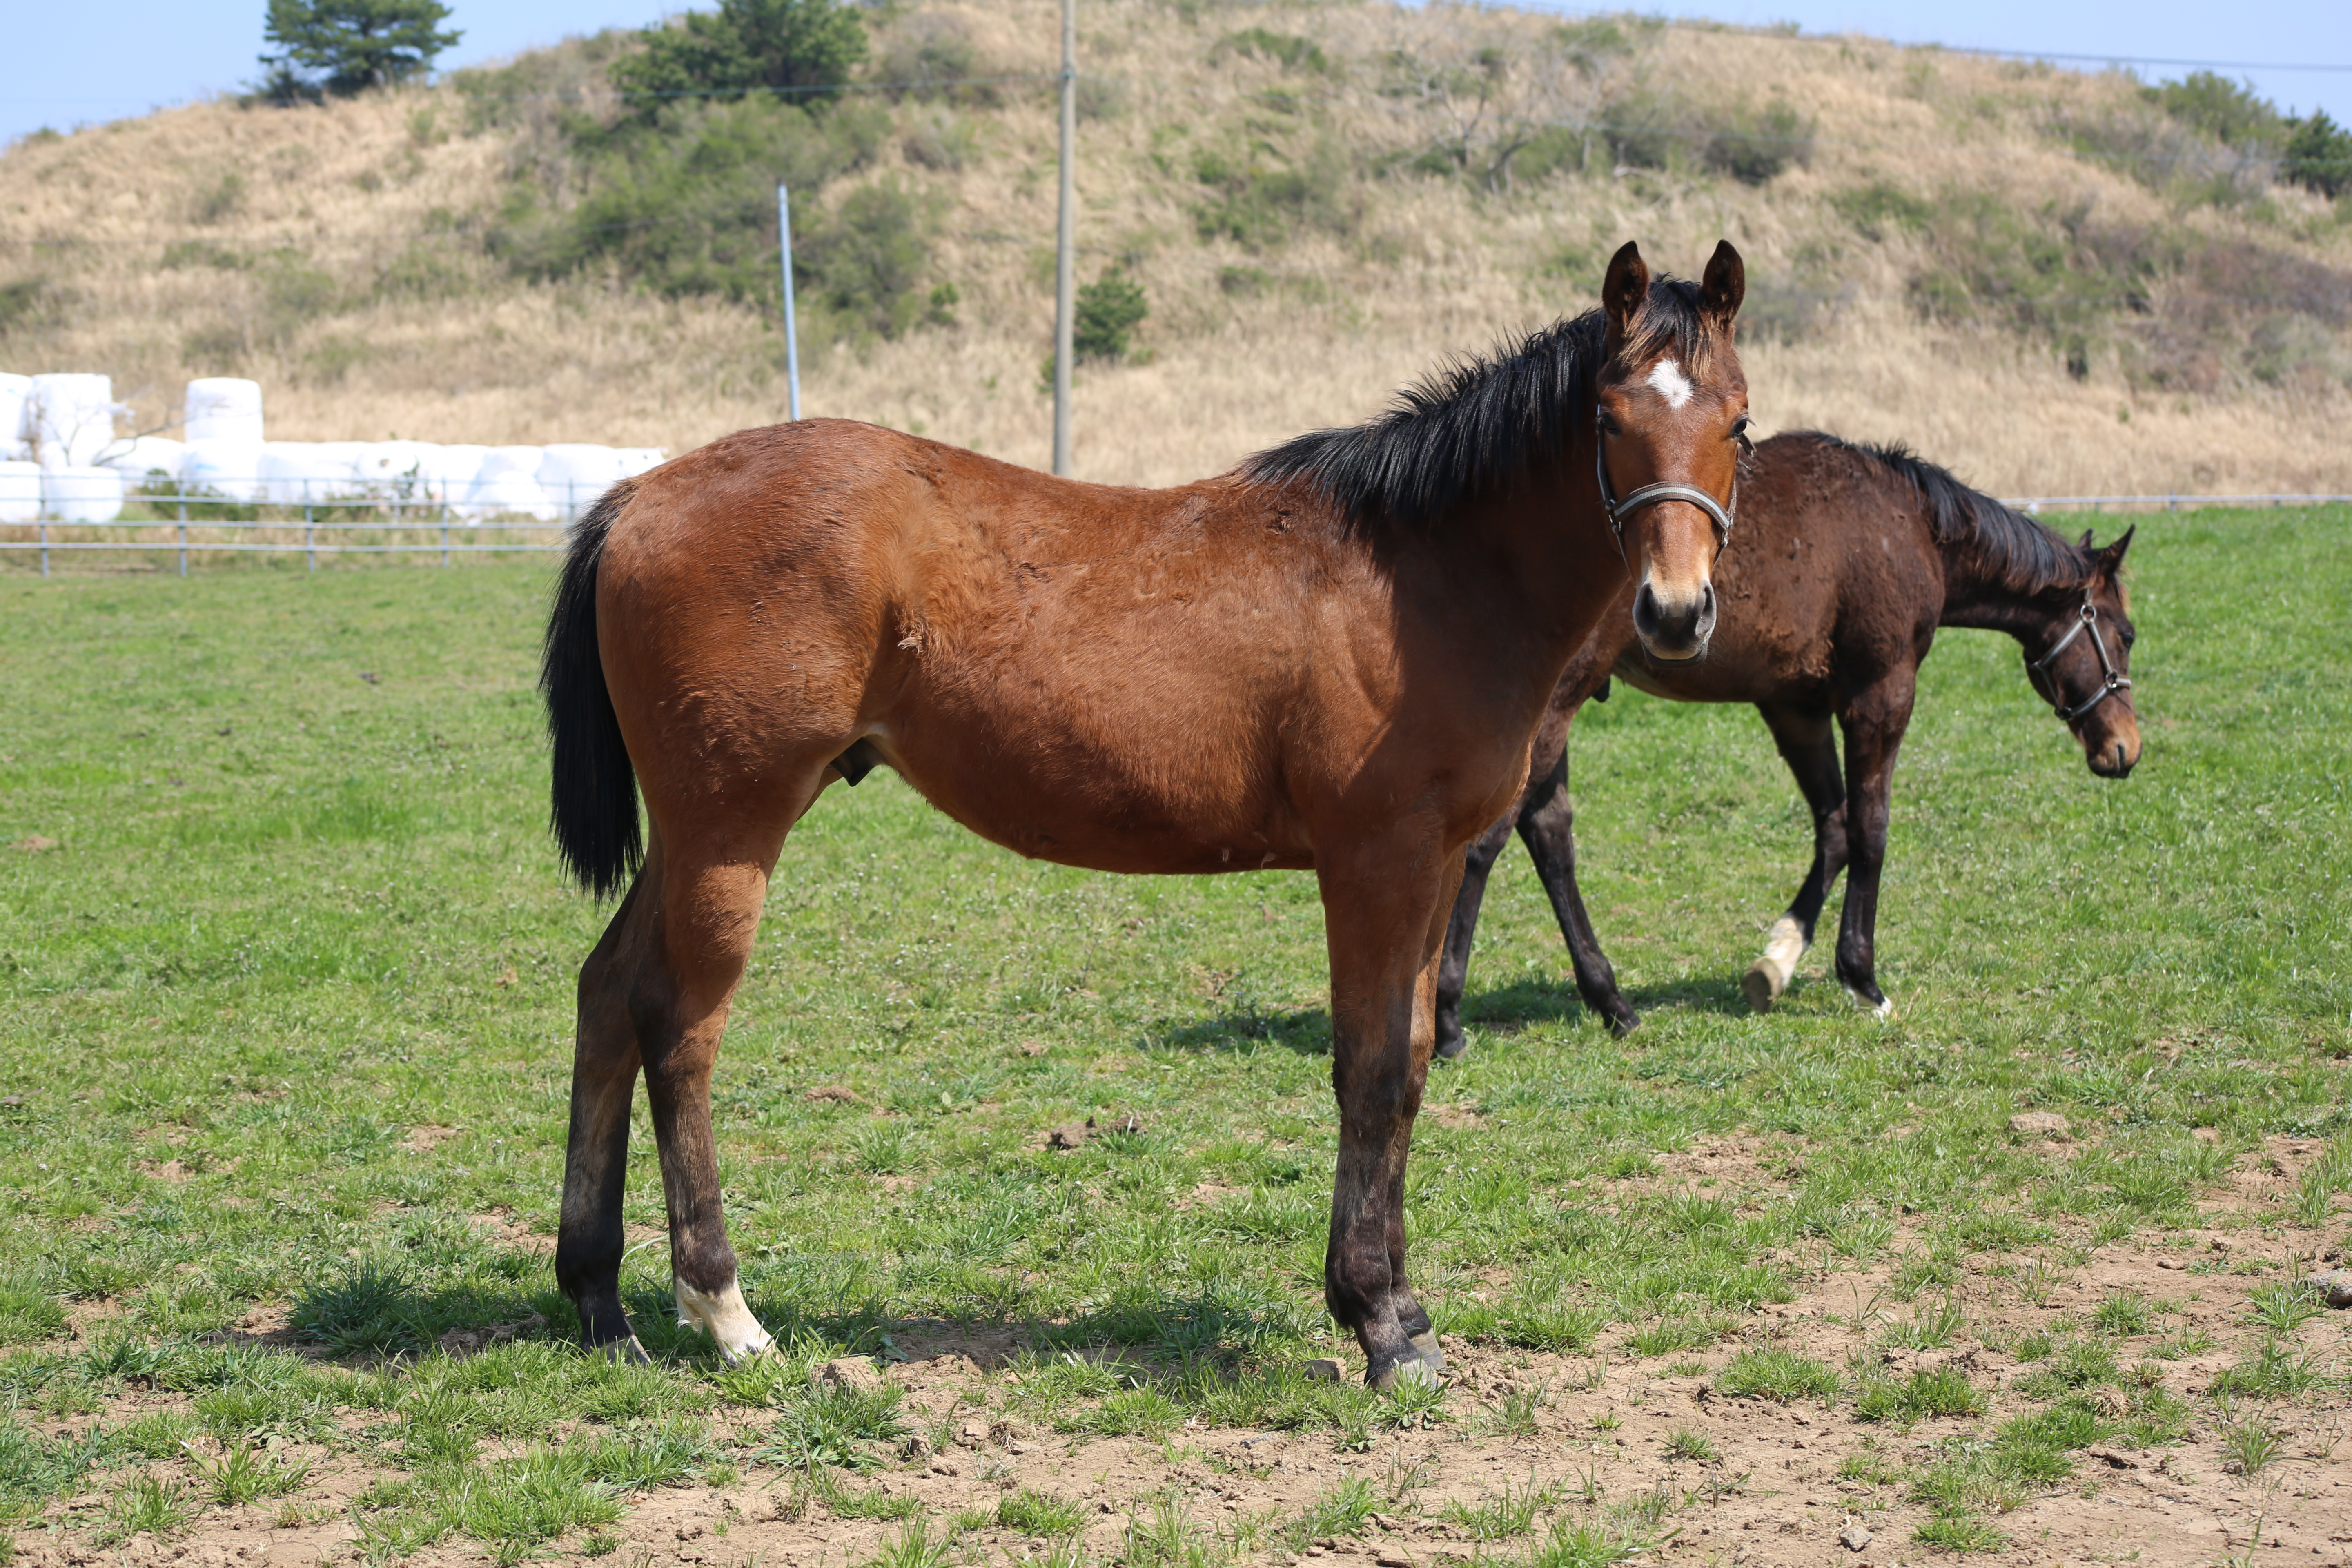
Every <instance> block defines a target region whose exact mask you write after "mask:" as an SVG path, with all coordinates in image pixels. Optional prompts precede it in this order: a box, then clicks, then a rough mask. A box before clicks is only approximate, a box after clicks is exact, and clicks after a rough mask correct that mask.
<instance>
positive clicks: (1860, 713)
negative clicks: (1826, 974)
mask: <svg viewBox="0 0 2352 1568" xmlns="http://www.w3.org/2000/svg"><path fill="white" fill-rule="evenodd" d="M1913 691H1914V686H1913V679H1912V672H1911V671H1910V670H1907V669H1906V670H1902V671H1899V672H1897V673H1896V674H1894V675H1890V676H1889V677H1887V678H1886V679H1884V680H1882V681H1880V682H1879V683H1878V684H1877V685H1875V686H1873V687H1871V688H1869V689H1867V690H1865V691H1864V692H1862V693H1861V694H1859V695H1858V696H1856V697H1855V698H1854V699H1853V700H1852V701H1851V702H1850V703H1848V704H1847V707H1846V711H1845V714H1844V716H1843V718H1844V728H1845V817H1846V854H1847V857H1848V859H1847V863H1846V873H1845V909H1844V910H1843V915H1842V917H1841V919H1840V921H1839V922H1838V946H1837V973H1838V980H1839V982H1840V983H1841V984H1843V985H1844V986H1845V988H1846V991H1847V992H1848V994H1851V995H1852V996H1853V999H1854V1000H1855V1001H1856V1002H1859V1003H1861V1004H1862V1005H1864V1006H1865V1007H1867V1008H1869V1009H1870V1010H1871V1011H1872V1012H1874V1013H1876V1014H1877V1015H1878V1016H1880V1017H1882V1018H1885V1017H1892V1016H1894V1013H1895V1005H1894V1004H1893V1003H1892V1002H1889V1001H1888V1000H1887V999H1886V994H1885V992H1883V991H1881V990H1880V989H1879V988H1878V964H1877V943H1878V879H1879V875H1880V873H1881V872H1882V871H1884V870H1885V866H1886V823H1887V800H1888V796H1889V795H1890V793H1891V789H1892V785H1893V783H1894V773H1895V752H1896V751H1897V750H1899V749H1900V748H1901V747H1902V744H1903V732H1904V731H1905V730H1906V728H1908V727H1909V725H1910V722H1911V701H1912V696H1913Z"/></svg>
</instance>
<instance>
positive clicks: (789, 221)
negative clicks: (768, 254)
mask: <svg viewBox="0 0 2352 1568" xmlns="http://www.w3.org/2000/svg"><path fill="white" fill-rule="evenodd" d="M776 248H777V249H778V250H780V251H782V253H783V258H784V384H785V385H786V387H787V388H789V389H790V393H791V397H792V403H791V408H792V416H793V418H795V419H798V418H799V417H800V416H801V335H800V328H799V323H798V322H796V321H793V199H792V197H791V196H789V195H786V194H785V193H784V187H783V186H782V184H779V185H777V186H776Z"/></svg>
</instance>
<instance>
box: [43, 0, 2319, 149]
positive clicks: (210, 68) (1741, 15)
mask: <svg viewBox="0 0 2352 1568" xmlns="http://www.w3.org/2000/svg"><path fill="white" fill-rule="evenodd" d="M1537 3H1538V4H1541V3H1542V0H1537ZM1080 4H1081V5H1084V4H1085V0H1080ZM680 8H682V7H680V6H678V5H674V4H673V5H669V6H667V7H665V6H664V5H661V4H659V3H658V0H652V3H647V0H637V3H635V4H631V3H630V0H560V3H559V0H456V3H455V5H454V7H453V9H454V13H455V14H454V15H453V16H452V17H451V19H450V23H451V25H452V26H456V27H458V28H461V29H462V30H463V31H464V33H465V40H464V42H463V43H462V44H460V45H459V47H457V48H456V49H454V50H452V51H451V52H450V53H449V54H447V55H446V56H444V57H443V59H442V63H443V64H444V65H445V66H457V65H467V64H471V63H473V62H475V61H478V60H484V59H492V58H498V57H499V56H501V55H508V54H512V53H514V52H515V51H516V50H518V49H522V48H527V47H530V45H533V44H539V43H546V42H550V41H551V40H553V39H555V38H558V37H562V36H563V35H564V34H566V33H579V32H593V31H594V30H595V29H597V28H598V27H603V26H638V25H642V24H644V23H646V22H648V21H651V20H653V19H654V18H655V17H656V16H659V15H660V14H661V13H662V12H663V10H665V9H670V10H676V9H680ZM1546 8H1548V9H1561V10H1582V9H1584V7H1581V6H1569V5H1559V6H1547V7H1546ZM1637 8H1640V7H1637ZM1661 8H1662V9H1664V10H1665V11H1666V12H1667V13H1668V14H1670V15H1687V16H1711V17H1714V18H1716V19H1717V20H1720V21H1726V22H1738V23H1743V24H1748V25H1758V26H1760V25H1763V24H1768V23H1773V22H1795V23H1797V24H1798V25H1800V26H1802V27H1803V28H1804V29H1805V30H1806V31H1807V32H1843V31H1857V32H1864V33H1871V34H1875V35H1877V36H1878V37H1888V38H1894V39H1896V40H1898V41H1900V42H1904V43H1945V44H1951V45H1955V46H1963V47H1985V48H2004V49H2021V50H2046V51H2054V52H2062V53H2068V54H2086V55H2096V56H2100V57H2102V58H2105V57H2108V56H2118V55H2119V56H2137V57H2154V58H2179V59H2194V60H2242V61H2250V62H2293V63H2294V64H2296V65H2299V66H2304V67H2308V66H2309V65H2313V64H2319V65H2336V66H2352V5H2347V4H2344V3H2342V0H2333V3H2331V0H2238V3H2237V4H2234V5H2226V6H2223V5H2213V4H2212V3H2211V0H2202V3H2199V4H2184V3H2179V0H2158V3H2153V4H2151V3H2147V0H2137V3H2126V0H2074V3H2071V4H2053V3H2051V0H2041V3H2039V4H2032V3H2028V0H1967V3H1966V4H1961V3H1959V0H1707V3H1706V4H1704V5H1679V4H1669V5H1664V6H1663V7H1661ZM262 10H263V5H262V0H241V3H239V4H236V5H223V4H220V3H218V0H205V3H200V4H197V5H190V4H188V3H187V0H117V3H116V4H115V5H111V6H109V7H107V8H106V9H105V11H104V12H103V13H102V16H101V14H100V13H93V12H89V11H84V10H82V9H80V8H79V7H78V6H68V5H31V4H26V5H16V6H12V7H11V11H12V12H13V15H12V16H10V17H9V19H8V22H7V26H6V34H7V40H8V41H7V56H8V62H9V67H10V68H9V69H8V70H7V71H6V72H5V75H0V141H5V140H8V139H12V138H14V137H16V136H20V135H22V134H24V133H25V132H27V131H31V130H34V129H35V128H37V127H38V126H42V125H52V126H56V127H58V129H60V130H64V129H68V128H69V127H71V126H74V125H77V124H82V123H86V122H89V121H102V120H112V119H117V118H120V117H121V116H123V115H129V114H140V113H143V112H144V111H146V110H149V109H152V108H155V107H158V106H160V105H163V104H169V103H179V102H184V101H185V100H189V99H191V98H199V97H202V96H204V95H205V94H206V93H211V92H222V91H228V90H232V89H236V87H238V86H239V85H240V84H242V83H244V82H245V81H247V80H248V79H252V78H253V77H255V76H256V75H257V74H258V72H257V68H256V66H255V64H254V60H255V57H256V56H257V54H258V53H259V52H260V48H261V16H262ZM1082 14H1083V13H1082ZM2143 74H2145V75H2147V76H2150V77H2164V76H2179V75H2180V74H2181V68H2168V67H2159V66H2151V67H2146V68H2143ZM2230 74H2231V75H2233V76H2244V77H2250V78H2252V80H2253V82H2254V84H2255V86H2256V87H2257V88H2258V89H2260V90H2261V91H2262V92H2263V95H2264V96H2266V97H2269V98H2271V99H2273V100H2276V101H2277V102H2278V103H2279V104H2280V105H2281V106H2282V107H2284V108H2293V109H2299V110H2309V109H2314V108H2324V109H2326V110H2327V111H2328V112H2329V113H2330V114H2331V115H2333V116H2334V117H2335V118H2336V121H2339V122H2352V70H2336V71H2326V70H2314V69H2309V68H2297V69H2277V68H2269V69H2258V70H2238V71H2232V72H2231V73H2230Z"/></svg>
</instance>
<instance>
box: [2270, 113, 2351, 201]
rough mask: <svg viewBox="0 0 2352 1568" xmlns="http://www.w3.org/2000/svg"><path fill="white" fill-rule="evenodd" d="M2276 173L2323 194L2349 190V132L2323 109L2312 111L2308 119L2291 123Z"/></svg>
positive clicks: (2336, 193)
mask: <svg viewBox="0 0 2352 1568" xmlns="http://www.w3.org/2000/svg"><path fill="white" fill-rule="evenodd" d="M2280 172H2281V173H2282V174H2285V176H2286V177H2287V178H2288V179H2290V180H2293V181H2294V182H2295V184H2300V185H2308V186H2309V187H2310V188H2311V189H2313V190H2315V191H2317V192H2318V193H2319V194H2320V195H2323V196H2340V195H2343V194H2344V193H2345V192H2347V191H2352V131H2347V130H2346V129H2345V128H2344V127H2343V126H2340V125H2338V124H2336V121H2333V120H2330V119H2328V118H2327V111H2326V110H2320V109H2315V110H2312V111H2311V118H2310V119H2308V120H2300V121H2295V122H2294V134H2293V135H2291V136H2289V137H2288V138H2287V141H2286V152H2285V156H2284V158H2283V159H2282V160H2281V163H2280Z"/></svg>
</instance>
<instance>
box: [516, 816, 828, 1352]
mask: <svg viewBox="0 0 2352 1568" xmlns="http://www.w3.org/2000/svg"><path fill="white" fill-rule="evenodd" d="M811 793H812V794H813V793H814V789H813V788H812V791H811ZM792 815H794V816H796V815H797V813H793V814H792ZM780 847H782V831H781V830H779V831H777V832H776V833H775V834H774V836H773V841H772V842H762V843H754V844H751V845H748V846H746V845H743V844H740V843H737V844H734V845H731V846H729V847H726V848H724V849H722V848H720V847H718V846H716V845H714V844H712V843H709V842H708V841H706V840H705V839H703V838H701V837H692V838H688V839H687V840H685V841H683V842H681V840H680V838H679V837H678V836H676V835H669V834H665V833H663V832H662V831H661V830H660V828H659V826H656V830H655V832H654V835H653V838H652V843H651V845H650V846H649V847H648V851H647V854H646V863H645V866H644V868H642V869H641V870H640V871H639V872H638V873H637V879H636V882H635V885H634V886H632V887H631V889H629V896H628V898H627V900H625V902H624V903H623V904H622V906H621V910H620V912H619V913H618V914H616V915H615V916H614V920H613V923H612V926H611V928H610V929H608V930H607V931H605V933H604V941H603V942H599V943H598V944H597V948H596V952H595V953H594V955H593V956H592V957H591V958H590V960H589V962H588V965H587V967H586V968H585V969H583V971H582V973H581V979H580V1034H579V1044H578V1048H577V1052H576V1055H575V1058H574V1062H573V1068H572V1141H571V1146H570V1149H569V1152H568V1156H567V1160H566V1166H565V1172H564V1191H563V1220H562V1236H561V1238H560V1239H559V1241H558V1242H557V1246H556V1278H557V1280H558V1281H559V1283H561V1284H562V1288H563V1289H564V1291H565V1293H566V1294H567V1295H569V1296H570V1297H571V1298H572V1300H573V1302H574V1303H575V1304H576V1305H577V1306H578V1307H579V1309H580V1316H581V1321H582V1324H583V1330H584V1337H585V1339H586V1341H587V1342H588V1344H589V1345H590V1346H591V1347H592V1348H593V1347H597V1346H613V1347H615V1348H619V1347H622V1346H626V1347H628V1348H630V1349H632V1350H634V1348H635V1344H634V1339H633V1337H632V1336H631V1334H630V1331H629V1324H628V1320H627V1318H626V1317H625V1315H624V1313H623V1312H622V1310H621V1303H620V1293H619V1279H618V1277H619V1269H620V1261H621V1192H622V1180H623V1176H624V1174H625V1170H626V1165H627V1158H628V1136H629V1133H628V1121H629V1100H630V1095H631V1091H632V1089H634V1088H635V1080H636V1074H637V1070H638V1068H639V1066H640V1065H641V1064H642V1066H643V1068H644V1070H645V1075H646V1098H647V1100H649V1102H650V1103H651V1107H652V1110H653V1123H654V1137H655V1142H656V1144H657V1145H658V1146H659V1148H660V1151H661V1165H662V1188H663V1193H664V1195H665V1196H666V1198H667V1201H668V1208H669V1230H670V1272H671V1277H672V1283H673V1285H674V1287H675V1289H676V1291H677V1305H678V1316H679V1321H682V1322H688V1323H692V1324H694V1325H696V1326H698V1327H700V1328H703V1329H705V1330H707V1331H709V1333H710V1335H711V1337H712V1338H713V1339H715V1340H716V1341H717V1342H718V1343H719V1353H720V1354H721V1355H722V1356H724V1357H725V1358H726V1359H727V1360H728V1361H730V1362H734V1361H738V1360H740V1359H741V1358H742V1357H744V1356H746V1355H750V1354H752V1353H754V1352H758V1351H761V1350H762V1349H765V1348H766V1346H767V1344H768V1335H767V1333H766V1331H764V1330H762V1329H761V1327H760V1323H759V1320H758V1319H757V1318H755V1317H753V1316H752V1314H751V1309H750V1308H749V1307H747V1306H746V1305H745V1304H744V1301H743V1295H742V1291H741V1289H740V1287H739V1286H738V1284H737V1281H736V1270H735V1253H734V1249H733V1247H730V1245H729V1243H728V1239H727V1221H726V1216H725V1214H724V1213H723V1212H722V1210H721V1207H720V1202H719V1163H718V1151H717V1148H716V1146H715V1144H714V1142H713V1140H712V1136H711V1127H710V1071H711V1067H712V1065H713V1063H714V1062H715V1061H716V1060H717V1058H718V1054H719V1037H720V1035H721V1034H722V1033H723V1032H724V1031H725V1029H726V1026H727V1013H728V1006H729V1004H730V1001H731V1000H732V998H733V995H734V992H735V986H736V984H737V982H738V981H740V979H741V978H742V973H743V964H744V961H745V959H746V958H747V957H748V956H749V955H750V952H751V939H752V937H753V935H754V934H755V933H756V932H757V931H758V929H759V921H760V906H761V900H763V898H764V897H765V895H766V891H767V882H768V869H769V868H770V867H771V866H772V865H773V864H774V863H775V856H776V851H777V849H778V848H780ZM640 1353H641V1352H640Z"/></svg>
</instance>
